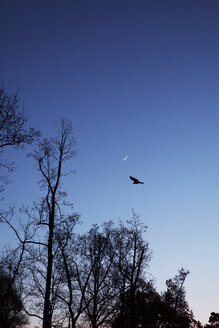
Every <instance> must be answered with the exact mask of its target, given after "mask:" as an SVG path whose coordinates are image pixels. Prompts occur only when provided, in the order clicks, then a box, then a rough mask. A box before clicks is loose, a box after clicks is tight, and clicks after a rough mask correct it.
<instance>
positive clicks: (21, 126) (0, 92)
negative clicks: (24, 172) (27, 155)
mask: <svg viewBox="0 0 219 328" xmlns="http://www.w3.org/2000/svg"><path fill="white" fill-rule="evenodd" d="M19 102H20V101H19V97H18V94H17V93H12V94H8V93H7V92H6V90H5V87H4V85H3V84H2V86H1V87H0V153H1V155H2V153H3V152H4V151H5V149H8V148H10V147H16V148H21V147H22V146H23V145H24V144H31V143H32V142H33V140H34V139H35V138H36V137H39V135H40V132H39V131H36V130H35V129H33V128H29V129H28V128H26V123H27V115H26V114H25V111H24V109H23V108H22V109H21V108H20V103H19ZM0 169H1V171H2V173H1V175H0V181H1V191H3V189H4V185H5V184H7V183H8V182H9V179H8V174H7V173H8V172H11V171H13V169H14V163H13V162H8V161H7V160H5V159H4V160H3V159H0ZM3 171H4V172H3Z"/></svg>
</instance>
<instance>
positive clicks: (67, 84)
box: [0, 0, 219, 323]
mask: <svg viewBox="0 0 219 328" xmlns="http://www.w3.org/2000/svg"><path fill="white" fill-rule="evenodd" d="M218 17H219V1H217V0H209V1H207V0H205V1H204V0H178V1H175V0H157V1H156V0H150V1H149V0H148V1H147V0H136V1H134V0H104V1H100V0H93V1H88V0H80V1H79V0H71V1H70V0H64V1H58V0H55V1H51V0H46V1H42V0H39V1H33V0H28V1H24V0H19V1H16V0H8V1H5V0H0V39H1V51H0V80H2V81H4V84H5V86H6V87H7V90H8V91H9V92H13V91H15V90H17V89H18V88H19V94H20V98H21V103H23V104H24V105H25V108H26V109H27V111H28V113H29V121H28V124H29V126H34V127H35V128H36V129H41V130H42V132H43V133H44V134H45V135H48V136H50V135H52V134H53V133H54V128H53V126H52V123H53V122H54V121H55V120H58V119H59V118H60V117H62V116H65V117H67V118H69V119H70V120H72V122H73V126H74V132H75V136H76V139H77V152H78V155H77V157H75V158H74V159H73V160H72V161H71V163H70V164H69V165H70V166H69V167H71V168H72V169H74V170H75V171H76V173H75V174H73V175H71V176H70V177H68V178H67V179H65V180H64V183H63V188H64V189H65V190H66V191H67V192H68V195H69V200H71V201H73V203H74V208H75V211H78V212H79V213H81V219H82V221H83V225H82V227H81V229H84V230H87V229H89V227H90V226H91V224H92V223H98V224H101V223H102V222H104V221H106V220H108V219H112V220H115V221H116V220H117V219H118V218H122V219H126V218H129V217H130V216H131V210H132V208H133V209H134V210H135V212H136V213H139V214H140V215H141V218H142V221H143V222H144V223H145V224H146V225H147V226H148V231H147V233H146V235H145V237H146V239H147V240H148V242H149V244H150V248H151V250H152V251H153V258H152V260H151V264H150V270H149V273H150V275H151V276H154V277H155V279H156V287H157V289H158V291H163V290H165V281H166V280H167V279H169V278H171V277H173V276H174V275H175V274H177V271H178V269H180V268H181V267H184V268H185V269H188V270H189V271H190V275H189V277H188V278H187V281H186V284H185V287H186V292H187V300H188V303H189V306H190V308H191V309H192V310H193V312H194V315H195V318H196V319H198V320H200V321H201V322H203V323H207V321H208V318H209V316H210V312H212V311H214V312H219V302H218V297H219V234H218V230H219V19H218ZM30 149H31V147H29V148H28V147H26V149H25V151H26V152H28V151H29V150H30ZM25 151H24V152H16V153H14V152H10V154H8V156H9V158H14V159H15V161H16V164H17V166H18V168H17V170H16V172H15V173H14V174H13V179H14V183H13V184H11V185H9V186H7V188H6V191H5V206H6V204H9V203H15V204H16V206H17V207H18V208H19V207H20V206H22V204H27V205H31V203H32V202H33V201H34V200H35V199H37V198H38V197H39V196H40V190H39V186H38V184H37V181H38V180H39V176H38V173H37V171H36V169H35V167H34V163H33V161H32V160H31V159H26V157H25ZM126 154H128V159H127V160H126V161H121V159H122V158H124V156H125V155H126ZM130 175H132V176H134V177H137V178H139V180H141V181H144V182H145V184H144V185H132V182H131V181H130V180H129V176H130ZM1 234H2V236H1V239H2V240H1V243H3V242H10V241H11V238H12V236H11V234H10V233H9V232H8V231H7V230H6V229H5V228H2V226H1Z"/></svg>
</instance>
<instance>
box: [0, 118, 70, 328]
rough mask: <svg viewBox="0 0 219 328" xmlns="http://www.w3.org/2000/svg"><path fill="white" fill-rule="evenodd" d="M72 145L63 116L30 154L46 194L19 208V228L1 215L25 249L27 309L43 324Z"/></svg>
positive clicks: (50, 302) (53, 285) (51, 293)
mask: <svg viewBox="0 0 219 328" xmlns="http://www.w3.org/2000/svg"><path fill="white" fill-rule="evenodd" d="M74 146H75V140H74V136H73V134H72V126H71V122H70V121H68V120H66V119H62V120H61V121H60V122H59V124H58V125H57V136H56V137H54V138H49V139H43V141H42V142H39V144H38V147H37V149H36V150H35V151H34V152H33V153H32V154H31V155H30V156H31V157H33V158H34V159H35V161H36V163H37V167H38V170H39V172H40V175H41V180H40V185H41V187H42V189H43V190H45V191H46V193H45V196H43V197H42V198H41V200H40V201H39V202H35V203H34V206H33V208H32V209H31V210H29V209H26V208H24V209H22V213H21V215H22V216H23V220H22V222H20V227H19V230H21V231H19V230H17V229H16V228H15V227H14V226H13V225H12V223H11V218H8V215H9V214H8V213H6V214H5V215H3V214H2V215H1V221H2V222H5V223H7V224H8V225H9V226H10V228H11V229H12V230H13V231H14V233H15V234H16V237H17V239H18V242H19V245H20V247H21V248H22V249H24V250H25V256H26V257H25V271H26V272H28V274H27V275H26V277H25V279H24V290H25V294H26V295H25V303H26V304H27V307H26V311H27V313H28V314H29V315H34V316H35V317H38V318H39V319H42V321H43V328H51V325H52V315H53V313H54V312H55V310H56V308H55V306H56V303H55V300H56V295H57V289H58V288H59V285H60V281H61V278H60V276H58V275H57V274H56V273H57V270H56V267H55V266H54V259H55V257H56V253H57V250H58V246H57V243H55V237H54V235H55V232H56V231H57V230H58V229H59V226H62V225H63V221H65V220H66V219H67V217H69V215H67V214H66V213H65V211H64V210H62V207H63V206H64V205H68V204H67V203H66V202H65V197H66V193H65V192H63V191H62V190H61V181H62V177H63V175H65V174H67V173H68V172H63V165H64V163H65V162H66V161H68V160H70V159H71V158H72V157H73V156H74V155H75V150H74ZM25 215H26V217H27V218H28V220H27V221H25V219H24V216H25ZM11 216H13V213H12V215H11ZM23 222H25V223H23ZM22 231H23V233H22ZM63 233H64V232H63ZM22 261H23V262H24V259H22ZM41 309H42V313H41Z"/></svg>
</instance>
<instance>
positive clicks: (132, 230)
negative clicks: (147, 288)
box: [112, 211, 151, 328]
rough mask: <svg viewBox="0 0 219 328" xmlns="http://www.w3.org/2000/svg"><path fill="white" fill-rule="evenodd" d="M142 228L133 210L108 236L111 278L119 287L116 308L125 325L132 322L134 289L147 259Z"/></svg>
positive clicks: (148, 254) (132, 325) (143, 276)
mask: <svg viewBox="0 0 219 328" xmlns="http://www.w3.org/2000/svg"><path fill="white" fill-rule="evenodd" d="M146 229H147V227H146V226H144V225H143V223H142V222H141V221H140V218H139V216H138V215H136V214H135V212H134V211H133V215H132V218H131V220H127V221H126V223H125V224H124V223H122V222H121V223H120V226H119V228H117V229H115V230H114V236H113V238H112V242H113V249H114V253H113V265H114V268H115V270H114V276H115V277H114V279H115V281H117V285H118V289H119V297H118V307H119V311H118V312H119V314H120V317H123V316H124V318H126V320H127V322H126V323H125V326H126V327H131V328H133V327H135V325H136V293H137V291H138V288H139V285H140V284H141V281H142V280H144V279H145V273H146V272H145V269H146V268H147V267H148V263H149V261H150V259H151V251H150V250H149V245H148V243H147V242H146V241H145V240H144V238H143V233H144V232H146Z"/></svg>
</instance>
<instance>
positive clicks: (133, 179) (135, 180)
mask: <svg viewBox="0 0 219 328" xmlns="http://www.w3.org/2000/svg"><path fill="white" fill-rule="evenodd" d="M130 179H131V180H132V181H134V182H139V181H138V179H135V178H133V177H131V176H130Z"/></svg>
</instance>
